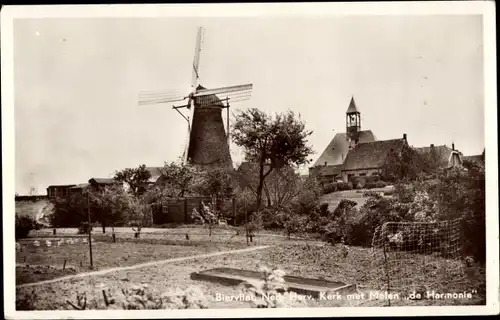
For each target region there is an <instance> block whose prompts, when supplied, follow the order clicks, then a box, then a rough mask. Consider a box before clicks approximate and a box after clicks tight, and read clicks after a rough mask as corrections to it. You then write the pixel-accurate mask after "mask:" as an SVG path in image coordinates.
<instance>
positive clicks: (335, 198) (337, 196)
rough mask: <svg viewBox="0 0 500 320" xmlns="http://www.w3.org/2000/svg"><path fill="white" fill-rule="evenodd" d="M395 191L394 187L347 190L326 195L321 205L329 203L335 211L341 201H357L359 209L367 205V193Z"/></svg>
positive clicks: (321, 200)
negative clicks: (365, 193) (364, 195)
mask: <svg viewBox="0 0 500 320" xmlns="http://www.w3.org/2000/svg"><path fill="white" fill-rule="evenodd" d="M391 190H393V187H385V188H374V189H370V190H346V191H337V192H332V193H327V194H324V195H322V196H321V197H320V203H328V208H329V209H330V210H332V211H333V210H335V208H337V205H338V204H339V203H340V200H342V199H347V200H351V201H355V202H356V203H357V204H358V206H357V208H358V209H359V208H360V207H361V206H362V205H363V204H365V202H366V200H367V198H365V197H363V193H364V192H367V191H371V192H388V191H391Z"/></svg>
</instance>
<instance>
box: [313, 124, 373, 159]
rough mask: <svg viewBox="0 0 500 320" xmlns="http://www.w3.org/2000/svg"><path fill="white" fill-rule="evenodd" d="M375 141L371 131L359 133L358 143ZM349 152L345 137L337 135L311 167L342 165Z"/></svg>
mask: <svg viewBox="0 0 500 320" xmlns="http://www.w3.org/2000/svg"><path fill="white" fill-rule="evenodd" d="M375 140H377V139H376V138H375V135H374V134H373V133H372V131H371V130H363V131H360V132H359V142H360V143H364V142H372V141H375ZM348 152H349V142H348V141H347V135H346V133H344V132H341V133H337V134H336V135H335V136H334V137H333V139H332V140H331V141H330V143H329V144H328V146H327V147H326V149H325V150H324V151H323V153H322V154H321V156H320V157H319V158H318V160H316V162H315V163H314V165H313V166H324V165H325V162H326V163H327V165H337V164H342V163H343V162H344V159H345V158H346V156H347V153H348Z"/></svg>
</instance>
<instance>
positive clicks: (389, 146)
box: [342, 139, 406, 170]
mask: <svg viewBox="0 0 500 320" xmlns="http://www.w3.org/2000/svg"><path fill="white" fill-rule="evenodd" d="M405 143H406V141H405V140H404V139H392V140H381V141H373V142H366V143H359V144H358V145H356V146H355V147H354V148H353V149H351V150H350V151H349V153H348V154H347V157H346V159H345V161H344V165H343V166H342V170H359V169H371V168H380V167H381V166H382V165H383V164H384V161H385V159H386V157H387V155H388V154H389V152H390V151H391V150H394V151H400V150H401V149H402V148H403V146H404V145H405Z"/></svg>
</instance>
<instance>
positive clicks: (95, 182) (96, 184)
mask: <svg viewBox="0 0 500 320" xmlns="http://www.w3.org/2000/svg"><path fill="white" fill-rule="evenodd" d="M89 185H90V187H92V188H93V189H94V190H103V189H104V188H106V187H108V186H119V185H121V186H123V184H122V183H121V182H119V181H117V180H115V179H112V178H91V179H90V180H89Z"/></svg>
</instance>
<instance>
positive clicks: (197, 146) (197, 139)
mask: <svg viewBox="0 0 500 320" xmlns="http://www.w3.org/2000/svg"><path fill="white" fill-rule="evenodd" d="M203 38H204V29H203V28H202V27H199V28H198V33H197V37H196V45H195V53H194V60H193V65H192V70H191V71H192V78H191V92H190V93H188V94H178V93H175V92H174V93H172V92H161V91H160V92H151V91H150V92H143V93H141V94H139V105H152V104H161V103H180V102H184V103H182V104H180V105H178V106H175V105H173V106H172V108H173V109H174V110H176V111H177V112H178V113H179V114H180V115H181V116H182V117H183V118H184V119H185V120H186V121H187V131H188V135H187V141H186V143H185V146H184V152H183V157H182V158H183V163H184V164H186V163H190V164H194V165H200V166H204V167H214V166H222V167H231V168H232V160H231V155H230V152H229V144H230V138H229V107H230V103H233V102H238V101H243V100H248V99H249V98H250V95H251V91H252V84H243V85H234V86H226V87H219V88H215V89H207V88H205V87H203V86H202V85H200V69H199V66H200V53H201V45H202V43H203ZM181 109H185V111H187V112H186V114H185V113H183V112H181V111H180V110H181ZM222 109H226V111H227V116H226V120H227V126H226V127H227V132H226V131H225V130H224V122H223V118H222Z"/></svg>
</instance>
